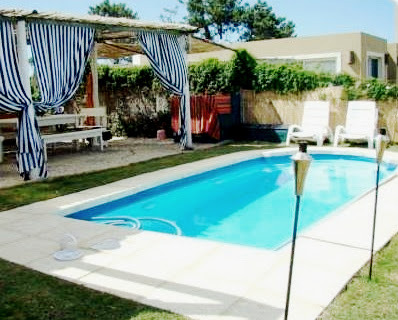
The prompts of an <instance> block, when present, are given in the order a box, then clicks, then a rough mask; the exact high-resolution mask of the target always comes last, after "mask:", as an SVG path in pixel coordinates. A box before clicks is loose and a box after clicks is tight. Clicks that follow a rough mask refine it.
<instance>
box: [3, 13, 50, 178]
mask: <svg viewBox="0 0 398 320" xmlns="http://www.w3.org/2000/svg"><path fill="white" fill-rule="evenodd" d="M0 110H1V111H2V112H6V113H17V114H18V115H19V121H18V133H17V146H18V151H17V162H18V170H19V172H20V174H21V175H24V174H25V173H28V172H30V171H31V170H33V169H34V168H38V167H39V166H40V164H41V163H42V162H43V155H42V154H40V150H41V149H42V144H41V140H40V139H39V135H38V125H37V121H36V119H35V116H34V114H35V112H34V109H33V105H32V100H31V99H30V97H29V96H28V95H27V93H26V91H25V89H24V87H23V85H22V80H21V77H20V72H19V66H18V56H17V50H16V44H15V38H14V33H13V26H12V23H11V22H10V21H7V20H3V21H0Z"/></svg>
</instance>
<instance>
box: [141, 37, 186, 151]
mask: <svg viewBox="0 0 398 320" xmlns="http://www.w3.org/2000/svg"><path fill="white" fill-rule="evenodd" d="M181 37H184V36H178V35H174V34H167V33H157V32H140V33H139V34H138V38H139V41H140V44H141V46H142V48H143V50H144V52H145V54H146V56H147V57H148V59H149V62H150V64H151V66H152V68H153V70H154V71H155V74H156V75H157V76H158V78H159V80H160V81H161V83H162V84H163V86H164V87H165V88H166V89H167V90H169V91H171V92H172V93H174V94H176V95H179V96H181V104H180V120H181V124H180V133H181V140H180V144H181V148H185V146H186V145H187V138H188V136H187V130H186V128H187V126H188V125H187V121H190V119H187V117H186V110H187V108H189V107H190V106H189V82H188V70H187V63H186V60H185V48H184V47H183V45H182V42H184V41H181V40H185V39H181Z"/></svg>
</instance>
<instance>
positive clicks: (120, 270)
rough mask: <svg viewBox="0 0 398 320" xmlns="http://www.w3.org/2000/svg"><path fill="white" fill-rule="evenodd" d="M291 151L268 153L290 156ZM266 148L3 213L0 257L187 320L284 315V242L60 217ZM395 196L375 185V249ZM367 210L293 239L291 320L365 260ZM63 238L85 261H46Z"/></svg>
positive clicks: (397, 186) (390, 219)
mask: <svg viewBox="0 0 398 320" xmlns="http://www.w3.org/2000/svg"><path fill="white" fill-rule="evenodd" d="M296 150H297V149H296V148H294V149H293V148H284V149H276V150H271V151H268V150H267V151H265V153H266V154H273V155H277V154H278V155H280V154H289V153H290V154H292V153H294V152H296ZM263 152H264V151H259V150H255V151H246V152H239V153H234V154H228V155H224V156H221V157H216V158H211V159H206V160H202V161H198V162H195V163H189V164H184V165H180V166H176V167H173V168H168V169H163V170H160V171H156V172H152V173H146V174H143V175H140V176H136V177H133V178H129V179H125V180H121V181H118V182H115V183H111V184H108V185H105V186H102V187H97V188H93V189H89V190H85V191H82V192H78V193H75V194H71V195H67V196H63V197H59V198H55V199H52V200H48V201H43V202H37V203H34V204H31V205H28V206H24V207H19V208H16V209H13V210H9V211H6V212H1V214H0V257H1V258H3V259H6V260H9V261H12V262H15V263H18V264H22V265H25V266H27V267H29V268H32V269H35V270H38V271H40V272H43V273H46V274H49V275H53V276H56V277H59V278H63V279H66V280H68V281H71V282H75V283H78V284H81V285H84V286H86V287H90V288H94V289H96V290H100V291H104V292H109V293H112V294H115V295H117V296H120V297H124V298H128V299H132V300H135V301H138V302H141V303H144V304H148V305H151V306H155V307H159V308H162V309H166V310H170V311H173V312H176V313H179V314H183V315H185V316H187V317H190V318H192V319H200V320H213V319H214V320H215V319H220V320H244V319H247V320H249V319H250V320H252V319H253V320H254V319H259V320H264V319H267V320H268V319H270V320H273V319H283V314H284V307H285V299H286V289H287V275H288V268H289V261H290V249H291V248H290V244H289V245H286V246H284V247H282V248H281V249H279V250H277V251H270V250H263V249H256V248H249V247H244V246H238V245H230V244H223V243H218V242H213V241H208V240H202V239H194V238H188V237H177V236H173V235H168V234H162V233H156V232H150V231H134V230H128V229H124V228H118V227H114V226H110V225H100V224H95V223H91V222H87V221H81V220H74V219H70V218H65V217H64V215H66V214H68V213H71V212H74V211H77V210H80V209H84V208H87V207H90V206H92V205H96V204H100V203H104V202H107V201H109V200H110V199H117V198H119V197H122V196H126V195H130V194H133V193H135V192H138V191H140V190H143V189H146V188H148V187H151V186H155V185H159V184H162V183H165V182H168V181H171V180H176V179H180V178H182V177H186V176H189V175H192V174H194V173H199V172H203V171H207V170H209V169H212V168H217V167H221V166H225V165H227V164H232V163H236V162H239V161H242V160H245V159H251V158H255V157H258V156H259V155H262V154H263ZM309 152H310V153H311V152H316V153H319V152H330V153H335V152H337V153H339V154H344V153H348V154H357V155H363V156H374V153H375V151H374V150H367V149H354V148H327V147H323V148H316V147H314V148H309ZM385 159H386V160H391V161H397V162H398V154H397V153H391V152H386V154H385ZM397 192H398V178H397V177H396V176H394V177H393V178H391V179H389V180H388V181H387V182H386V183H384V184H383V185H382V186H380V189H379V206H378V216H377V224H376V226H377V228H376V241H375V246H376V249H380V248H382V247H383V246H384V245H385V244H386V243H388V241H389V240H390V239H391V237H392V236H393V235H394V234H396V233H397V232H398V223H397V221H398V218H397V214H396V209H395V207H396V201H395V200H396V195H397ZM325 196H327V195H325ZM373 206H374V191H372V192H369V193H368V194H366V195H364V196H363V197H361V198H359V199H357V200H356V201H353V202H351V203H350V204H349V205H346V206H344V207H343V208H341V209H339V210H338V211H336V212H334V213H332V214H331V215H330V216H328V217H327V218H325V219H323V220H321V221H320V222H318V223H317V224H315V225H313V226H312V227H311V228H309V229H307V230H306V231H304V232H303V233H302V234H300V235H299V237H298V240H297V243H296V256H295V264H294V271H293V282H292V293H291V300H290V301H291V305H290V312H289V319H292V320H293V319H299V320H306V319H316V317H317V316H318V315H319V314H320V313H321V312H322V310H323V309H324V308H325V307H326V306H327V305H328V304H329V303H330V302H331V301H332V300H333V299H334V297H335V296H336V295H337V294H338V293H339V292H340V291H341V290H343V289H344V287H345V285H346V284H347V282H348V281H349V280H350V279H351V278H352V277H353V275H355V273H356V272H357V271H358V270H359V269H360V268H361V267H362V266H363V265H364V264H365V263H366V262H367V261H368V260H369V255H370V250H369V248H370V241H371V231H372V220H373V208H374V207H373ZM187 207H189V203H187ZM66 233H71V234H73V235H74V236H76V237H77V239H78V244H79V247H80V248H81V250H82V251H83V252H84V255H83V257H82V258H80V259H78V260H75V261H68V262H60V261H57V260H55V259H54V258H53V257H52V255H53V253H54V252H56V251H57V250H59V241H60V239H61V238H62V236H63V235H64V234H66ZM237 236H239V235H237ZM106 239H117V240H118V248H115V249H113V250H103V251H98V250H93V249H91V248H90V246H91V245H93V244H96V243H98V242H100V241H102V240H106Z"/></svg>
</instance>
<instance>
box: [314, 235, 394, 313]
mask: <svg viewBox="0 0 398 320" xmlns="http://www.w3.org/2000/svg"><path fill="white" fill-rule="evenodd" d="M368 275H369V265H367V266H365V267H364V268H363V269H362V270H361V271H360V272H359V273H358V275H357V276H356V277H354V279H353V280H352V281H351V283H350V284H349V285H348V288H347V290H346V291H344V292H343V293H341V294H340V295H339V296H338V297H337V298H336V299H335V301H334V302H333V303H332V304H331V305H330V306H329V307H328V308H327V309H326V311H325V312H324V314H323V315H322V316H321V317H320V318H319V319H322V320H331V319H336V320H337V319H339V320H343V319H344V320H353V319H360V320H376V319H383V320H397V319H398V235H396V236H395V237H394V238H393V240H392V241H391V242H390V244H389V245H388V246H387V247H386V248H384V249H383V250H382V251H380V252H379V253H378V254H377V259H376V263H375V264H374V266H373V275H372V281H369V280H368Z"/></svg>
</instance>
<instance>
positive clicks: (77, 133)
mask: <svg viewBox="0 0 398 320" xmlns="http://www.w3.org/2000/svg"><path fill="white" fill-rule="evenodd" d="M104 130H105V129H104V128H90V129H82V130H74V131H70V132H60V133H53V134H43V135H42V136H41V137H42V139H43V149H44V154H45V156H46V158H47V144H48V143H56V142H64V141H75V140H80V139H90V138H92V139H95V138H97V139H98V145H99V147H100V149H101V151H103V150H104V140H103V139H102V133H103V132H104Z"/></svg>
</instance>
